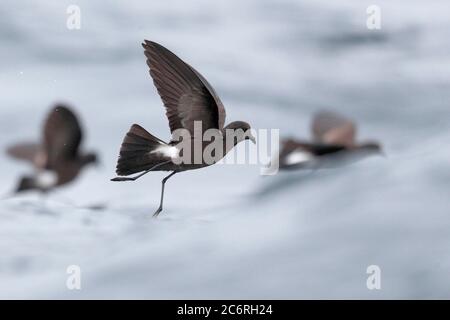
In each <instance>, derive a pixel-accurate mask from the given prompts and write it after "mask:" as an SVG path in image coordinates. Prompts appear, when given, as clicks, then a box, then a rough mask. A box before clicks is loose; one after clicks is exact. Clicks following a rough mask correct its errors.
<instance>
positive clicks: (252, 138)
mask: <svg viewBox="0 0 450 320" xmlns="http://www.w3.org/2000/svg"><path fill="white" fill-rule="evenodd" d="M248 138H249V140H250V141H251V142H253V144H256V138H255V137H254V136H253V135H250V137H248Z"/></svg>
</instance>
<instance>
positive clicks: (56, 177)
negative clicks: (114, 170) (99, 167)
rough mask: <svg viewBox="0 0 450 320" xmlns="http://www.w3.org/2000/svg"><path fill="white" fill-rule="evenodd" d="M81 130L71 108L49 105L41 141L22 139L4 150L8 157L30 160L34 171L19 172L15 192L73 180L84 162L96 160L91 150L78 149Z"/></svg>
mask: <svg viewBox="0 0 450 320" xmlns="http://www.w3.org/2000/svg"><path fill="white" fill-rule="evenodd" d="M82 138H83V132H82V129H81V126H80V123H79V121H78V119H77V117H76V115H75V114H74V112H73V111H72V110H71V109H70V108H69V107H68V106H65V105H62V104H58V105H56V106H55V107H53V108H52V109H51V111H50V113H49V115H48V116H47V119H46V121H45V123H44V127H43V133H42V138H41V141H40V142H38V143H22V144H17V145H14V146H12V147H10V148H9V149H8V150H7V151H8V154H9V155H11V156H12V157H14V158H16V159H19V160H25V161H27V162H29V163H31V164H32V165H33V167H34V169H35V172H34V174H32V175H26V176H23V177H22V178H21V179H20V181H19V184H18V186H17V188H16V192H22V191H27V190H38V191H41V192H47V191H50V190H52V189H54V188H55V187H58V186H62V185H65V184H67V183H69V182H71V181H73V180H74V179H75V178H76V177H77V176H78V174H79V173H80V171H81V170H82V169H83V168H84V167H85V166H86V165H88V164H92V163H96V162H97V155H96V154H95V153H86V154H84V153H81V152H80V150H79V149H80V144H81V141H82Z"/></svg>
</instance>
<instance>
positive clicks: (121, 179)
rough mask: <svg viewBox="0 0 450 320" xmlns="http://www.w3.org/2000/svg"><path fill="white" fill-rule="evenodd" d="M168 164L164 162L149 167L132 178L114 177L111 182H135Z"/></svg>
mask: <svg viewBox="0 0 450 320" xmlns="http://www.w3.org/2000/svg"><path fill="white" fill-rule="evenodd" d="M169 162H170V161H164V162H161V163H158V164H157V165H155V166H153V167H151V168H150V169H148V170H145V171H144V172H142V173H141V174H138V175H137V176H134V177H115V178H114V179H111V181H120V182H122V181H136V180H137V179H139V178H140V177H142V176H143V175H146V174H147V173H149V172H150V171H152V170H155V169H156V168H158V167H160V166H162V165H165V164H168V163H169Z"/></svg>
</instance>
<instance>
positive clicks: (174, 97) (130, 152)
mask: <svg viewBox="0 0 450 320" xmlns="http://www.w3.org/2000/svg"><path fill="white" fill-rule="evenodd" d="M142 46H143V47H144V53H145V56H146V57H147V65H148V66H149V68H150V75H151V77H152V78H153V83H154V85H155V87H156V89H157V91H158V93H159V95H160V96H161V99H162V101H163V103H164V106H165V108H166V115H167V118H168V119H169V127H170V131H171V132H172V140H171V141H170V142H169V143H166V142H164V141H162V140H161V139H158V138H157V137H155V136H153V135H152V134H150V133H149V132H147V131H146V130H145V129H144V128H142V127H141V126H139V125H137V124H133V125H132V127H131V129H130V130H129V132H128V133H127V134H126V136H125V138H124V140H123V143H122V146H121V149H120V155H119V159H118V163H117V167H116V173H117V174H118V175H119V176H128V175H131V174H135V173H140V174H138V175H136V176H134V177H116V178H114V179H111V180H112V181H135V180H136V179H138V178H140V177H142V176H143V175H145V174H146V173H148V172H150V171H172V172H171V173H170V174H169V175H168V176H166V177H165V178H164V179H163V180H162V186H161V199H160V203H159V207H158V209H157V210H156V212H155V213H154V214H153V216H154V217H156V216H158V214H159V213H160V212H161V211H162V207H163V199H164V186H165V183H166V181H167V180H168V179H169V178H170V177H172V176H173V175H174V174H176V173H177V172H181V171H186V170H193V169H199V168H203V167H206V166H209V165H211V164H213V163H207V162H205V161H204V160H203V158H202V155H201V161H200V162H195V161H194V162H192V161H188V162H186V161H185V162H183V161H181V162H180V157H182V156H183V157H184V156H186V155H181V153H182V152H185V151H186V150H182V151H181V152H180V147H179V146H180V145H181V142H179V140H177V139H175V137H174V136H175V133H176V132H177V130H180V129H182V130H186V131H187V132H188V133H190V134H191V140H190V142H189V143H192V145H196V141H195V140H196V139H199V138H198V136H197V134H198V133H199V132H198V131H199V130H198V129H197V128H198V127H197V125H198V123H199V122H200V123H201V130H200V131H201V132H200V136H201V137H202V136H203V135H202V134H203V133H204V132H205V131H206V130H213V131H216V132H217V133H218V134H219V138H218V140H219V141H216V140H217V139H216V140H214V142H220V143H221V145H222V146H223V150H222V152H220V156H219V157H218V158H217V159H216V160H220V158H223V157H224V156H225V154H226V153H227V152H228V151H230V150H231V149H232V148H233V147H234V146H235V145H236V144H238V143H239V142H241V141H244V140H247V139H249V140H251V141H252V142H253V143H255V138H254V137H253V136H252V135H251V133H250V125H249V124H248V123H246V122H243V121H235V122H231V123H230V124H228V125H227V126H225V127H224V123H225V108H224V106H223V104H222V102H221V101H220V99H219V96H218V95H217V93H216V92H215V91H214V89H213V87H212V86H211V85H210V84H209V83H208V81H207V80H206V79H205V78H204V77H203V76H202V75H201V74H200V73H199V72H198V71H196V70H195V69H194V68H193V67H191V66H190V65H188V64H187V63H185V62H184V61H182V60H181V59H180V58H178V57H177V56H176V55H175V54H174V53H172V52H171V51H169V50H168V49H166V48H165V47H163V46H161V45H160V44H157V43H155V42H153V41H148V40H145V41H144V43H143V44H142ZM230 132H232V133H236V134H231V136H230V134H229V133H230ZM201 137H200V138H201ZM227 142H228V143H227ZM209 143H210V142H205V141H203V139H202V141H201V142H200V150H198V149H195V147H194V148H193V149H194V152H192V154H191V155H189V156H187V158H191V159H193V158H196V157H197V156H198V155H199V153H202V152H203V150H204V149H205V148H206V146H207V145H208V144H209ZM197 145H198V144H197ZM214 163H215V162H214Z"/></svg>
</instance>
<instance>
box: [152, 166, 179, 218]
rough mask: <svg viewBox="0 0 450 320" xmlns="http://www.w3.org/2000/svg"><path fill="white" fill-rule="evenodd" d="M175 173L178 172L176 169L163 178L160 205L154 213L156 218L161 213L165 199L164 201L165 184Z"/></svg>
mask: <svg viewBox="0 0 450 320" xmlns="http://www.w3.org/2000/svg"><path fill="white" fill-rule="evenodd" d="M175 173H177V172H176V171H174V172H172V173H171V174H169V175H168V176H167V177H165V178H164V179H163V180H162V186H161V200H160V202H159V207H158V209H157V210H156V211H155V213H154V214H153V217H154V218H156V217H157V216H158V215H159V213H160V212H161V211H162V209H163V208H162V207H163V201H164V186H165V184H166V181H167V180H169V178H170V177H171V176H173V175H174V174H175Z"/></svg>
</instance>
